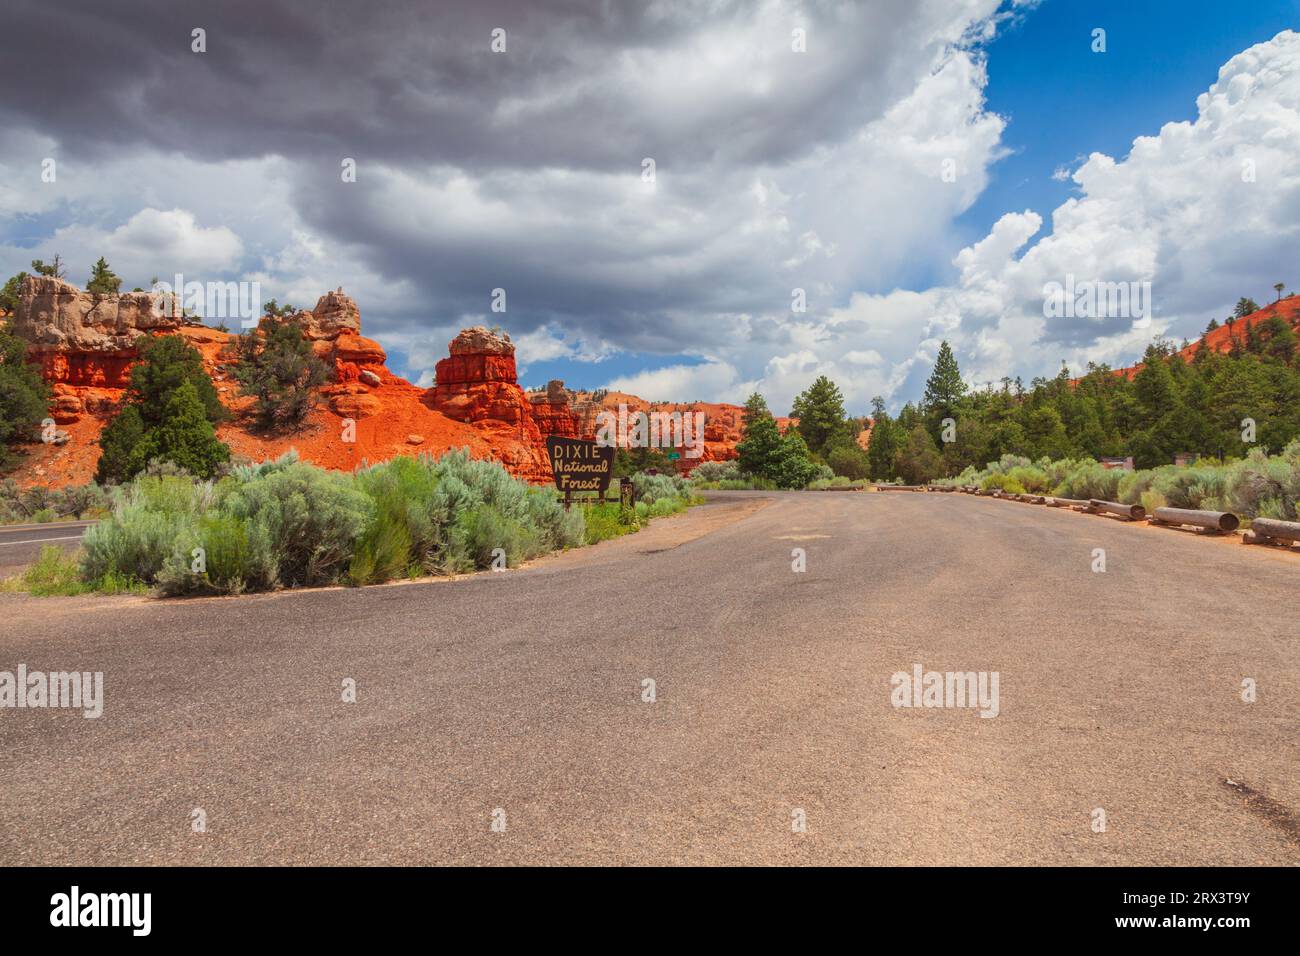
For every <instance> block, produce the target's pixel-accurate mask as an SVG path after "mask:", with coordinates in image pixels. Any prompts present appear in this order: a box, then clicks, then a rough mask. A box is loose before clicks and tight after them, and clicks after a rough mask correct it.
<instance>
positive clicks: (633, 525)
mask: <svg viewBox="0 0 1300 956" xmlns="http://www.w3.org/2000/svg"><path fill="white" fill-rule="evenodd" d="M662 500H663V501H673V500H674V499H672V498H664V499H662ZM653 507H654V506H653V505H651V504H648V503H646V502H644V501H638V502H637V503H636V512H637V515H640V514H641V513H642V512H643V510H644V513H645V514H646V516H647V517H648V516H649V514H650V510H651V509H652V508H653ZM582 511H583V518H584V534H585V539H584V540H585V541H586V543H587V544H596V543H597V542H600V541H605V540H608V539H609V538H617V537H620V536H621V535H625V534H627V533H628V532H630V531H636V530H637V528H639V527H640V524H639V522H638V521H637V520H636V519H635V518H634V519H632V520H628V518H626V517H625V516H623V514H622V513H621V509H620V508H619V506H618V505H617V504H616V503H604V504H599V505H590V506H587V507H584V508H583V509H582Z"/></svg>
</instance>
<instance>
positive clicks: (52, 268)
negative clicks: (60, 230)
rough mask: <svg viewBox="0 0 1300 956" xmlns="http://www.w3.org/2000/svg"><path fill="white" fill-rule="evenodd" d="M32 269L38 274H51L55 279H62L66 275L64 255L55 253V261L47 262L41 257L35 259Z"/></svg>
mask: <svg viewBox="0 0 1300 956" xmlns="http://www.w3.org/2000/svg"><path fill="white" fill-rule="evenodd" d="M32 271H33V272H35V273H36V274H37V275H38V276H49V277H51V278H53V279H62V278H64V277H65V276H66V273H65V272H64V270H63V257H62V256H61V255H59V254H58V253H57V252H56V253H55V254H54V261H53V262H49V263H46V262H43V261H42V260H40V259H33V260H32Z"/></svg>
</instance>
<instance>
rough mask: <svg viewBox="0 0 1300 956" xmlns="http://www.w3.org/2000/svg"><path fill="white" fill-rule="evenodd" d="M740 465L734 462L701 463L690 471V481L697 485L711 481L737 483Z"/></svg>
mask: <svg viewBox="0 0 1300 956" xmlns="http://www.w3.org/2000/svg"><path fill="white" fill-rule="evenodd" d="M740 477H741V475H740V465H738V464H737V463H736V462H735V461H702V462H700V463H699V464H698V465H696V466H695V468H693V469H692V470H691V479H690V480H691V481H693V482H697V483H701V484H702V483H704V482H713V481H738V480H739V479H740Z"/></svg>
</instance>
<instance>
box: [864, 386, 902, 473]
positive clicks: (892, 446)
mask: <svg viewBox="0 0 1300 956" xmlns="http://www.w3.org/2000/svg"><path fill="white" fill-rule="evenodd" d="M897 451H898V433H897V426H896V425H895V424H894V420H893V419H892V418H890V417H889V413H888V412H887V411H885V401H884V399H882V398H881V397H880V396H879V395H877V396H876V397H875V398H873V399H872V400H871V440H870V442H868V444H867V461H868V463H869V464H870V467H871V477H872V478H873V479H874V480H876V481H888V480H889V479H890V478H893V477H894V455H895V454H896V453H897Z"/></svg>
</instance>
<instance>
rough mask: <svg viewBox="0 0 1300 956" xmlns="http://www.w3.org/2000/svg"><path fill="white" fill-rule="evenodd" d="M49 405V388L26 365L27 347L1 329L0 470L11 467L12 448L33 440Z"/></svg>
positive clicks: (38, 373) (35, 372) (6, 329)
mask: <svg viewBox="0 0 1300 956" xmlns="http://www.w3.org/2000/svg"><path fill="white" fill-rule="evenodd" d="M49 404H50V388H49V386H48V385H46V384H45V380H44V379H43V378H41V373H40V372H39V371H38V370H37V369H36V368H35V367H33V366H32V365H29V364H28V363H27V343H26V342H24V341H23V340H22V339H20V338H18V336H16V335H14V334H13V333H12V332H10V331H9V329H8V328H7V327H5V326H0V468H3V467H8V466H10V465H12V464H13V463H14V446H16V445H17V444H18V443H19V442H22V441H27V440H30V439H32V438H33V437H35V433H36V429H37V427H38V426H39V425H40V423H41V421H42V420H44V418H45V416H46V415H47V414H48V413H49Z"/></svg>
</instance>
